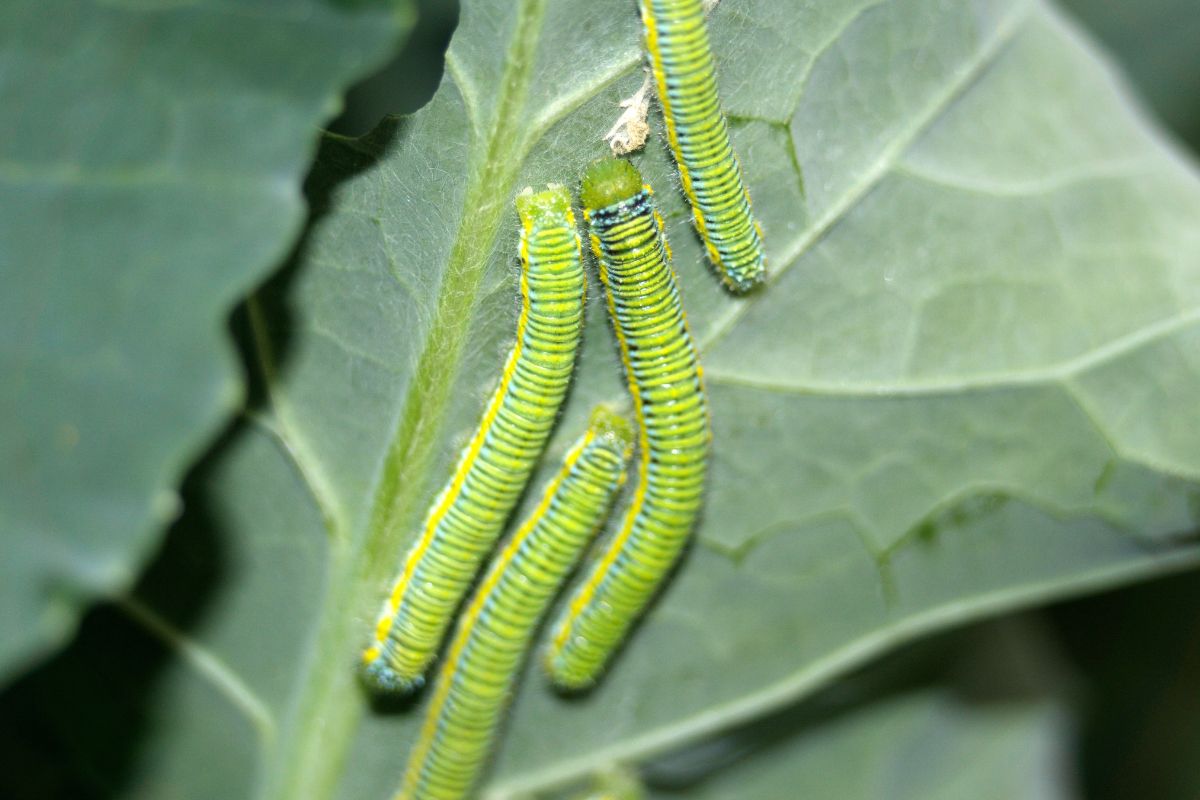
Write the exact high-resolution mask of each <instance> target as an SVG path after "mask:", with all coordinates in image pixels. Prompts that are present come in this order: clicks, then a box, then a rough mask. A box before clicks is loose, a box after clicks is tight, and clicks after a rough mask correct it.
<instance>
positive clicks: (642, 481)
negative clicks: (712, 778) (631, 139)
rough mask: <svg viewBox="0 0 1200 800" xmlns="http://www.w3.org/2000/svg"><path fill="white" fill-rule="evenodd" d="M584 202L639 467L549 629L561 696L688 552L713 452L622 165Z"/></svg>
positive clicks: (694, 377)
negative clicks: (612, 526)
mask: <svg viewBox="0 0 1200 800" xmlns="http://www.w3.org/2000/svg"><path fill="white" fill-rule="evenodd" d="M581 200H582V203H583V207H584V218H585V219H586V220H587V223H588V225H589V227H590V234H589V236H590V241H591V247H592V251H593V252H594V253H595V255H596V260H597V261H598V262H599V266H600V279H601V282H602V283H603V284H604V288H605V294H606V297H607V304H608V310H609V315H610V317H611V318H612V323H613V328H614V330H615V332H616V336H617V342H618V345H619V348H620V354H621V361H622V363H623V364H624V368H625V375H626V378H627V379H628V384H629V391H630V394H631V395H632V397H633V406H634V414H635V416H636V419H637V427H638V431H637V435H638V456H637V459H636V464H637V474H636V480H635V483H634V488H633V496H632V498H631V500H630V502H629V506H628V508H627V509H626V510H625V515H624V518H623V519H622V521H621V523H620V525H619V528H618V530H617V533H616V535H615V536H614V537H613V538H612V540H611V541H609V542H608V543H607V544H606V546H605V549H604V550H603V552H602V554H601V555H600V557H599V559H598V560H597V561H596V562H595V563H594V564H593V565H592V567H591V568H589V569H588V570H586V572H587V574H586V575H585V577H584V579H583V580H582V582H581V583H580V584H579V586H578V587H576V589H575V591H574V593H573V594H572V596H571V599H570V601H569V604H568V606H567V607H566V608H565V609H564V611H563V612H562V613H561V615H560V616H559V618H558V620H557V621H556V622H555V624H554V626H553V627H552V629H551V641H550V646H549V649H548V653H547V657H546V669H547V672H548V673H549V675H550V678H551V680H552V681H553V682H554V683H555V684H556V685H558V686H560V687H561V688H564V689H568V690H575V689H582V688H586V687H588V686H590V685H591V684H592V683H594V682H595V680H596V678H597V677H598V676H599V674H600V672H601V671H602V670H603V669H604V666H605V664H606V663H607V661H608V659H609V658H610V657H611V655H612V653H613V651H614V650H615V649H616V648H617V647H618V646H619V645H620V643H621V641H622V640H623V639H624V638H625V636H626V634H627V633H628V630H629V628H630V626H631V625H632V624H633V622H634V620H636V619H637V617H638V616H639V615H640V614H641V612H642V611H643V609H644V608H645V607H646V604H647V603H648V602H649V601H650V599H651V597H653V595H654V594H655V592H656V591H657V589H658V586H659V584H660V583H661V582H662V580H663V578H664V577H665V576H666V574H667V573H668V572H669V571H670V569H671V567H672V566H673V565H674V563H675V561H676V560H677V559H678V558H679V555H680V553H681V552H682V550H683V547H684V545H685V544H686V543H687V540H688V537H689V535H690V533H691V530H692V527H693V526H694V524H695V521H696V517H697V515H698V514H699V511H700V506H701V503H702V501H703V494H704V483H705V477H706V473H707V469H708V448H709V441H710V438H711V437H710V432H709V421H708V408H707V402H706V400H705V395H704V387H703V383H702V380H701V368H700V363H699V360H698V359H697V355H696V346H695V343H694V342H693V340H692V335H691V332H690V331H689V330H688V326H687V319H686V317H685V315H684V311H683V306H682V305H681V302H680V297H679V290H678V288H677V286H676V283H675V274H674V272H673V271H672V269H671V265H670V250H669V249H668V246H667V241H666V237H665V236H664V234H663V224H662V218H661V217H660V216H659V215H658V212H657V211H655V209H654V204H653V199H652V192H651V189H650V187H649V186H646V185H643V184H642V178H641V175H640V174H638V171H637V170H636V169H635V168H634V167H633V165H631V164H630V163H629V162H627V161H622V160H620V159H613V158H608V159H603V160H601V161H598V162H596V163H594V164H592V165H591V166H590V167H589V168H588V170H587V171H586V173H585V174H584V178H583V189H582V193H581Z"/></svg>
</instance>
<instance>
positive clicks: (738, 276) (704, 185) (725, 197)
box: [639, 0, 767, 292]
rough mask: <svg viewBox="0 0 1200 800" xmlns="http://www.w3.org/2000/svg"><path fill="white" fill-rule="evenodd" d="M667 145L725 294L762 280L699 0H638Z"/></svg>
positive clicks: (755, 233)
mask: <svg viewBox="0 0 1200 800" xmlns="http://www.w3.org/2000/svg"><path fill="white" fill-rule="evenodd" d="M639 5H640V7H641V11H642V27H643V30H644V33H645V42H646V54H647V56H648V57H649V59H650V68H651V72H652V73H653V75H654V82H655V84H656V86H657V87H658V101H659V104H660V105H661V106H662V110H663V120H664V121H665V122H666V125H667V140H668V142H669V144H670V146H671V152H672V153H673V154H674V156H675V163H676V165H677V166H678V167H679V177H680V180H681V182H682V184H683V191H684V194H686V195H687V199H688V202H689V203H691V206H692V216H693V217H694V219H695V220H696V229H697V230H698V231H699V232H700V236H701V238H703V239H704V247H705V250H706V251H707V252H708V258H709V260H710V261H712V263H713V265H714V266H715V267H716V268H717V270H718V271H719V272H720V274H721V279H722V280H723V281H724V282H725V285H726V286H728V287H729V288H730V289H731V290H732V291H735V292H746V291H749V290H750V289H752V288H754V287H755V286H757V285H758V284H759V283H761V282H762V280H763V278H764V276H765V274H766V265H767V259H766V254H765V253H764V251H763V245H762V229H761V228H760V227H759V225H758V222H757V221H756V220H755V219H754V215H753V212H752V211H751V209H750V193H749V192H748V191H746V186H745V184H744V183H743V179H742V168H741V165H739V164H738V160H737V156H736V155H735V154H734V152H733V145H732V144H731V143H730V141H729V128H728V125H727V123H726V121H725V115H724V114H722V113H721V105H720V101H719V99H718V98H717V75H716V67H715V66H714V64H713V56H712V50H711V49H710V48H709V44H708V29H707V26H706V23H705V21H704V8H703V4H702V3H701V0H639Z"/></svg>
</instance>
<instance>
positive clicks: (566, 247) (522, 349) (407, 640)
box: [362, 185, 585, 691]
mask: <svg viewBox="0 0 1200 800" xmlns="http://www.w3.org/2000/svg"><path fill="white" fill-rule="evenodd" d="M516 205H517V214H518V217H519V218H520V222H521V241H520V259H521V277H520V299H521V311H520V315H519V318H518V322H517V341H516V344H515V345H514V346H513V349H512V351H511V352H510V353H509V355H508V358H507V359H506V361H505V364H504V372H503V374H502V377H501V379H500V385H499V386H498V387H497V388H496V390H495V392H494V393H493V394H492V396H491V398H490V399H489V400H488V403H487V406H486V407H485V410H484V414H483V419H482V421H481V422H480V424H479V429H478V430H477V431H475V433H474V435H473V436H472V437H471V440H470V442H469V443H468V444H467V446H466V448H465V449H464V450H463V452H462V455H461V456H460V457H459V460H458V465H457V466H456V467H455V470H454V474H453V475H452V476H451V477H450V480H449V482H448V483H447V484H446V486H445V487H444V488H443V489H442V491H441V493H440V494H439V495H438V496H437V499H436V500H434V502H433V505H432V507H431V508H430V509H429V512H428V514H427V516H426V518H425V523H424V526H423V529H422V531H421V533H420V535H419V536H418V537H417V539H416V541H415V542H414V543H413V545H412V547H411V548H410V549H409V551H408V554H407V556H406V557H405V561H404V565H403V567H402V568H401V570H400V574H399V576H398V577H397V579H396V581H395V583H394V585H393V588H392V590H391V592H390V593H389V594H388V596H387V598H386V599H385V600H384V603H383V609H382V610H381V612H380V614H379V617H378V619H377V621H376V624H375V631H374V638H373V640H372V642H371V643H370V645H369V646H368V647H367V648H366V649H365V650H364V651H363V654H362V661H363V673H364V677H365V680H366V682H367V683H368V684H369V685H370V686H371V687H372V688H374V689H376V690H379V691H411V690H414V689H416V688H418V687H420V686H421V684H422V683H423V681H424V679H423V675H424V672H425V670H426V668H427V667H428V666H429V663H430V662H431V661H432V660H433V658H434V656H435V655H436V653H437V649H438V645H439V644H440V643H441V640H442V637H443V636H444V634H445V632H446V628H447V627H449V624H450V621H451V617H452V615H453V614H454V611H455V609H456V608H457V606H458V604H459V602H460V601H461V600H462V597H463V595H464V594H465V593H466V591H467V589H468V588H469V586H470V584H471V581H472V580H473V579H474V577H475V574H476V572H477V571H478V568H479V564H480V562H481V561H482V560H483V557H484V556H485V555H486V554H487V553H488V552H489V551H490V550H491V548H492V545H493V544H494V543H495V541H496V539H497V538H498V536H499V534H500V530H501V528H502V527H503V525H504V523H505V521H506V520H507V518H508V516H509V514H511V513H512V509H513V506H514V505H515V504H516V502H517V499H518V498H519V497H520V495H521V493H522V492H523V491H524V489H525V485H526V484H527V483H528V481H529V475H530V473H531V472H532V470H533V467H534V465H535V464H536V463H537V460H538V458H539V457H540V456H541V452H542V449H543V447H544V446H545V444H546V438H547V437H548V436H549V434H550V430H551V428H552V427H553V424H554V420H555V417H556V416H557V414H558V408H559V405H560V404H561V403H562V400H563V397H564V395H565V394H566V391H567V385H568V383H569V382H570V379H571V373H572V371H573V370H574V367H575V352H576V350H577V348H578V345H579V340H580V335H581V333H582V329H583V303H584V293H585V287H584V275H583V265H582V256H581V252H580V240H579V234H578V232H577V231H576V227H575V215H574V212H573V211H572V210H571V195H570V193H569V192H568V191H567V190H566V189H564V188H563V187H561V186H554V185H551V186H550V187H548V188H547V190H546V191H543V192H539V193H537V194H534V193H533V190H532V189H526V190H525V191H524V192H522V193H521V194H520V195H518V197H517V201H516Z"/></svg>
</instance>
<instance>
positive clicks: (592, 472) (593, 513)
mask: <svg viewBox="0 0 1200 800" xmlns="http://www.w3.org/2000/svg"><path fill="white" fill-rule="evenodd" d="M632 443H633V430H632V428H631V427H630V425H629V423H628V421H626V420H625V418H624V417H621V416H619V415H617V414H615V413H614V412H612V411H610V410H609V409H608V408H606V407H604V406H598V407H597V408H596V409H595V410H594V411H593V412H592V419H591V424H590V425H589V427H588V431H587V433H585V434H584V435H583V436H582V437H581V438H580V439H579V440H578V441H577V442H576V443H575V444H574V446H573V447H571V449H570V451H568V453H567V455H566V457H565V458H564V460H563V465H562V468H561V469H560V470H559V472H558V474H557V475H556V476H555V477H554V478H553V479H552V480H551V481H550V483H549V485H548V486H547V487H546V489H545V491H544V493H543V495H542V498H541V501H540V502H539V503H538V505H537V507H536V509H535V510H534V512H533V513H532V514H531V515H530V517H529V519H528V520H526V521H525V523H524V524H523V525H521V527H520V528H519V529H518V530H517V532H516V533H515V534H513V536H512V538H511V539H510V540H509V541H508V542H507V543H506V544H505V545H504V547H503V549H502V550H501V551H500V553H499V555H498V556H497V557H496V559H495V561H493V562H492V565H491V567H489V569H488V572H487V575H486V576H485V577H484V579H483V581H482V583H481V584H480V585H479V588H478V589H477V590H476V592H475V595H474V596H473V597H472V598H471V600H470V602H468V604H467V606H466V608H465V610H464V611H463V614H462V616H461V617H460V618H459V621H458V626H457V628H456V630H455V634H454V639H453V641H452V643H451V645H450V648H449V650H448V651H447V656H446V660H445V661H444V662H443V664H442V667H441V670H440V672H439V674H438V678H437V682H436V683H435V684H434V688H433V698H432V699H431V701H430V704H429V708H428V710H427V711H426V715H427V716H426V719H425V723H424V725H423V726H422V728H421V733H420V736H419V738H418V740H417V744H416V746H415V747H414V748H413V752H412V754H411V755H410V760H409V765H408V769H407V771H406V772H405V777H404V783H403V785H402V787H401V789H400V792H399V794H398V795H397V800H432V798H437V799H438V800H450V798H463V797H467V796H468V794H469V792H470V791H471V788H472V787H473V786H475V784H476V783H477V782H478V779H479V775H480V774H481V772H482V770H483V767H484V765H485V764H486V763H487V760H488V756H489V755H490V753H491V749H492V744H493V742H494V739H495V735H496V731H497V728H498V726H499V724H500V722H501V719H502V717H503V715H504V711H505V708H506V707H507V705H508V700H509V696H510V695H511V693H512V690H513V685H514V684H515V682H516V679H517V675H518V672H519V670H520V667H521V664H522V663H523V662H524V660H525V655H526V653H527V651H528V649H529V643H530V640H531V639H532V638H533V633H534V630H535V628H536V627H537V625H538V623H539V622H540V621H541V618H542V615H543V614H544V612H545V610H546V607H547V606H548V605H549V603H550V601H551V599H553V597H554V595H555V594H556V593H557V592H558V590H559V588H560V587H561V585H562V582H563V581H564V580H565V579H566V576H567V573H569V572H570V571H571V569H572V568H573V567H574V566H575V563H576V562H577V561H578V559H579V556H580V554H581V553H582V552H583V549H584V548H585V547H586V546H587V544H588V542H589V541H591V539H592V536H593V535H594V534H595V532H596V530H597V529H598V528H599V527H600V525H601V523H602V522H603V520H604V518H605V517H606V516H607V515H608V510H609V508H610V507H611V505H612V500H613V497H614V495H615V494H616V491H617V489H618V488H619V487H620V486H621V484H622V483H624V480H625V464H626V462H627V461H628V460H629V455H630V449H631V446H632Z"/></svg>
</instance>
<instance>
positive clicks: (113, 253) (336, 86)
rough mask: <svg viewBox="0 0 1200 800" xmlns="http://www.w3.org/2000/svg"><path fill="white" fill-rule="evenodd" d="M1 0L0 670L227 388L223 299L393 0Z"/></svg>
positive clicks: (60, 631) (88, 575)
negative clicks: (0, 540)
mask: <svg viewBox="0 0 1200 800" xmlns="http://www.w3.org/2000/svg"><path fill="white" fill-rule="evenodd" d="M339 5H345V4H334V3H331V2H330V0H300V1H299V2H285V1H284V0H270V1H269V2H259V3H256V4H242V3H230V2H223V1H222V0H88V1H86V2H85V1H84V0H7V1H6V2H5V3H3V4H2V7H0V109H2V111H0V116H2V117H3V119H4V123H3V125H2V126H0V128H2V129H3V134H2V135H0V281H2V284H3V287H4V289H3V291H2V292H0V339H3V341H4V342H5V345H4V348H3V350H2V352H0V373H3V375H4V376H5V378H4V385H3V388H2V389H0V419H3V420H4V424H3V427H2V428H0V529H2V530H3V537H4V543H5V548H4V555H3V558H2V559H0V564H2V565H3V566H2V567H0V587H3V589H2V591H0V608H2V609H3V616H0V680H3V679H4V678H6V677H8V676H10V675H12V674H13V673H14V672H15V671H16V670H18V669H19V668H20V667H21V666H22V665H23V664H26V663H28V662H29V661H30V660H31V659H33V658H35V657H36V656H37V655H39V654H41V653H45V652H46V651H47V650H48V649H50V648H52V647H54V646H56V645H57V644H59V643H61V642H62V641H63V640H64V639H65V638H66V637H67V636H68V635H69V634H70V632H71V631H72V630H73V629H74V627H75V624H76V621H77V619H78V616H79V613H80V610H81V608H83V607H84V606H85V605H86V604H87V603H88V602H89V601H90V600H92V599H93V598H94V597H95V596H97V595H105V594H109V593H111V592H113V591H114V590H124V589H126V588H127V587H128V586H129V585H130V583H132V581H133V579H134V577H135V576H136V574H137V573H138V571H139V570H140V567H141V565H142V562H143V561H144V559H145V558H146V557H147V555H148V554H150V553H152V552H153V551H154V550H155V548H156V546H157V544H158V542H159V541H160V540H159V536H160V533H161V530H162V528H163V526H164V525H165V523H167V522H169V521H170V520H172V519H173V518H175V517H176V516H177V515H178V512H179V501H178V497H177V495H176V493H175V491H174V487H175V485H176V484H177V482H178V480H179V477H180V474H181V472H182V471H183V469H184V467H185V466H186V465H187V464H188V463H189V462H190V461H191V460H192V459H193V458H194V456H195V454H196V452H197V450H198V448H200V447H201V446H203V445H204V443H206V442H207V441H209V440H210V439H211V437H212V435H213V433H214V432H215V431H216V429H217V428H218V427H219V426H220V425H222V424H223V423H224V422H225V420H226V419H227V418H228V416H229V414H230V412H231V411H233V410H235V409H236V408H237V407H238V406H239V405H240V403H241V399H240V397H241V394H242V385H241V381H240V380H239V377H238V372H237V367H236V366H235V364H234V360H233V357H232V355H233V354H232V349H231V347H230V344H229V342H228V334H227V333H226V331H225V330H224V320H225V315H226V314H227V313H228V311H229V309H230V307H231V306H232V304H233V303H234V302H235V300H236V299H238V298H240V297H242V296H244V295H245V293H246V291H247V290H248V289H249V288H250V287H251V286H253V285H254V284H255V283H256V282H257V281H259V280H260V279H261V278H262V277H263V276H264V275H265V274H266V272H267V270H268V269H269V268H270V267H271V266H272V265H274V264H277V263H278V261H279V260H280V258H281V257H282V256H283V255H284V254H285V253H286V251H287V248H288V247H289V246H290V245H291V242H292V240H293V238H294V236H295V234H296V233H297V231H298V229H299V227H300V224H301V222H302V220H303V217H304V205H303V201H302V198H301V195H300V181H301V178H302V176H303V173H304V171H305V170H306V169H307V167H308V164H309V161H310V159H311V156H312V151H313V143H314V140H315V138H316V126H317V125H318V124H319V123H320V122H321V121H322V120H323V119H325V118H326V117H328V116H330V115H331V114H332V113H333V112H334V111H335V110H336V109H337V107H338V93H339V92H340V91H341V89H342V88H343V87H344V86H345V84H347V83H348V82H349V81H351V80H353V79H354V78H355V77H357V76H360V75H362V74H363V73H364V72H365V71H366V70H368V69H370V68H371V67H372V66H374V65H376V64H378V63H379V62H380V61H381V60H382V59H383V58H384V57H386V56H387V55H388V54H389V52H390V51H391V50H392V48H393V47H395V45H396V43H397V40H398V38H399V37H400V35H401V34H402V32H403V31H405V30H407V28H408V25H409V20H410V16H411V15H410V13H409V5H408V2H407V0H405V2H402V3H398V4H396V5H395V6H388V5H383V4H381V3H375V4H374V8H367V7H365V5H364V4H362V3H360V4H358V5H360V6H364V7H363V8H361V9H359V10H353V11H352V10H350V9H348V8H345V7H339Z"/></svg>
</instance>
